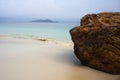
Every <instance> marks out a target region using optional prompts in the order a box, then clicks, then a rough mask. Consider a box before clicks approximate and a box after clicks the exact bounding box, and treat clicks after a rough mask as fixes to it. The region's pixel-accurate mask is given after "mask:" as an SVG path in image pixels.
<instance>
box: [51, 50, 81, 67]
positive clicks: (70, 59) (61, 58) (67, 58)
mask: <svg viewBox="0 0 120 80" xmlns="http://www.w3.org/2000/svg"><path fill="white" fill-rule="evenodd" d="M53 59H54V60H55V61H58V62H59V63H64V64H68V65H76V66H81V65H82V64H81V62H80V61H79V60H78V59H77V57H76V56H75V54H74V52H73V51H72V50H70V51H65V52H64V53H59V54H57V55H55V56H54V57H53Z"/></svg>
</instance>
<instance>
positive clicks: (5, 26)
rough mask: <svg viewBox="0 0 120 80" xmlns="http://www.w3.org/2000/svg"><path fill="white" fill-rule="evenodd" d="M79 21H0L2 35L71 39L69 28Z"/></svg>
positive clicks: (0, 33) (76, 24)
mask: <svg viewBox="0 0 120 80" xmlns="http://www.w3.org/2000/svg"><path fill="white" fill-rule="evenodd" d="M78 25H79V23H0V35H17V36H34V37H40V38H50V39H56V40H62V41H71V38H70V35H69V30H70V29H71V28H73V27H75V26H78Z"/></svg>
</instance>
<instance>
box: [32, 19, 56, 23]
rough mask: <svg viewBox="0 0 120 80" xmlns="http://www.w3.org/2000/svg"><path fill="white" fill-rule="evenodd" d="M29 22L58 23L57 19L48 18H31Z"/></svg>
mask: <svg viewBox="0 0 120 80" xmlns="http://www.w3.org/2000/svg"><path fill="white" fill-rule="evenodd" d="M30 22H38V23H39V22H40V23H58V21H53V20H50V19H37V20H33V21H30Z"/></svg>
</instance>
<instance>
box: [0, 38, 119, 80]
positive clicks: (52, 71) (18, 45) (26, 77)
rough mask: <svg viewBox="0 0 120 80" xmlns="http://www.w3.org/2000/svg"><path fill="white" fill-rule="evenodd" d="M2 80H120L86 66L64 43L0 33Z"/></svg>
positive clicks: (117, 76)
mask: <svg viewBox="0 0 120 80" xmlns="http://www.w3.org/2000/svg"><path fill="white" fill-rule="evenodd" d="M0 80H120V75H111V74H108V73H104V72H101V71H97V70H94V69H91V68H89V67H86V66H83V65H81V64H80V62H79V61H78V60H77V58H76V57H75V55H74V53H73V49H72V46H70V45H66V44H64V43H62V42H60V43H59V42H55V41H51V40H48V41H40V40H34V39H24V38H15V37H6V36H0Z"/></svg>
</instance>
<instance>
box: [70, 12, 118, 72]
mask: <svg viewBox="0 0 120 80" xmlns="http://www.w3.org/2000/svg"><path fill="white" fill-rule="evenodd" d="M70 34H71V37H72V40H73V42H74V52H75V55H76V56H77V57H78V59H79V60H80V61H81V63H82V64H84V65H87V66H89V67H92V68H95V69H98V70H101V71H104V72H108V73H112V74H120V12H117V13H109V12H104V13H99V14H88V15H86V16H84V17H83V18H82V19H81V25H80V26H78V27H75V28H73V29H71V30H70Z"/></svg>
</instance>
